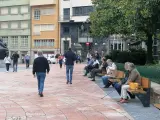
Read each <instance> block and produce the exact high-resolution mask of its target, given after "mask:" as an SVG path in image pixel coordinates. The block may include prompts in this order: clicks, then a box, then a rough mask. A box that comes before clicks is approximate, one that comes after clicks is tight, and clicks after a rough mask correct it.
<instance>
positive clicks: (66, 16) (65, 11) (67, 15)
mask: <svg viewBox="0 0 160 120" xmlns="http://www.w3.org/2000/svg"><path fill="white" fill-rule="evenodd" d="M63 15H64V16H63V19H64V20H69V19H70V8H64V9H63Z"/></svg>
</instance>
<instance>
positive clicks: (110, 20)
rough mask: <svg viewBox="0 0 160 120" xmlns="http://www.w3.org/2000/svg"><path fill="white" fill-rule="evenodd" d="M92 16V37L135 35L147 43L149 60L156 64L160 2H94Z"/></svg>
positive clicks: (114, 0)
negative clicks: (155, 40)
mask: <svg viewBox="0 0 160 120" xmlns="http://www.w3.org/2000/svg"><path fill="white" fill-rule="evenodd" d="M93 4H94V6H95V11H94V12H93V13H91V15H90V21H91V35H92V36H105V37H106V36H108V35H112V34H123V35H125V36H131V34H133V33H134V34H135V35H136V38H137V39H140V40H146V39H147V40H148V48H147V59H148V62H149V63H151V62H153V58H152V43H153V35H154V33H155V32H156V30H157V29H158V27H160V25H159V23H160V14H159V13H160V0H94V1H93Z"/></svg>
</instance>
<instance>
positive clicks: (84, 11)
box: [73, 6, 93, 16]
mask: <svg viewBox="0 0 160 120" xmlns="http://www.w3.org/2000/svg"><path fill="white" fill-rule="evenodd" d="M91 12H93V7H92V6H84V7H73V16H85V15H89V13H91Z"/></svg>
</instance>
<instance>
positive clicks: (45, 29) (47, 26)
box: [41, 24, 55, 31]
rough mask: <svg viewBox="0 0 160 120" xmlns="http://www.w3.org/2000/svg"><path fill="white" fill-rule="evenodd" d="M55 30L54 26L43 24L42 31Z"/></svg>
mask: <svg viewBox="0 0 160 120" xmlns="http://www.w3.org/2000/svg"><path fill="white" fill-rule="evenodd" d="M54 29H55V26H54V25H53V24H42V25H41V31H52V30H54Z"/></svg>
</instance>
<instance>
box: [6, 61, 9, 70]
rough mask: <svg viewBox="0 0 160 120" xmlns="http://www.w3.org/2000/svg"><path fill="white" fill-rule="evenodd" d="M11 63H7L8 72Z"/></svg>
mask: <svg viewBox="0 0 160 120" xmlns="http://www.w3.org/2000/svg"><path fill="white" fill-rule="evenodd" d="M9 66H10V63H6V70H7V71H9Z"/></svg>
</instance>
